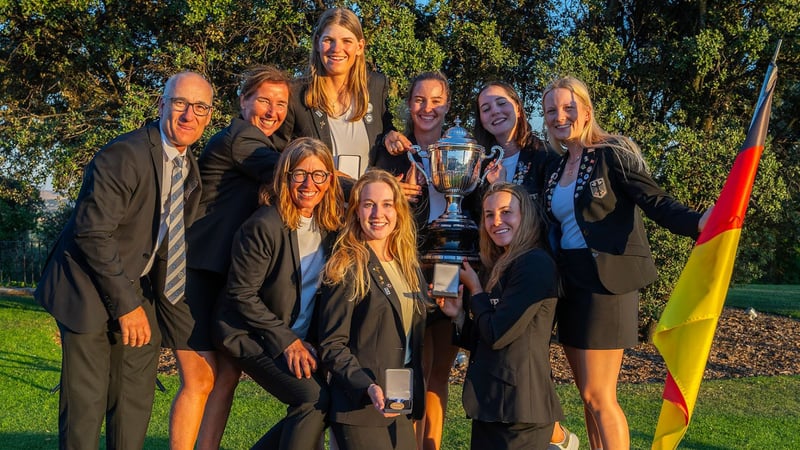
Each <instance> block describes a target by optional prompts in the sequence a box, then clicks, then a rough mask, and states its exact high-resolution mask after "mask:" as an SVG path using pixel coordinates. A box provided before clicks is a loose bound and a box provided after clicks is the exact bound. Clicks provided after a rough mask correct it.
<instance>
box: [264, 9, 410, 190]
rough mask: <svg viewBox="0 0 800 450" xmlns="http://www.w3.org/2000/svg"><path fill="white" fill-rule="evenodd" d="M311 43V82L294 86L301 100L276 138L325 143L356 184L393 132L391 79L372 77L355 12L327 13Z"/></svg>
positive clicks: (308, 79) (293, 104)
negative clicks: (313, 139)
mask: <svg viewBox="0 0 800 450" xmlns="http://www.w3.org/2000/svg"><path fill="white" fill-rule="evenodd" d="M311 40H312V43H313V46H312V48H311V53H310V54H309V64H308V69H307V73H306V76H305V77H303V78H301V79H298V80H296V81H295V82H294V84H293V90H294V91H295V92H297V95H296V96H293V98H292V101H291V103H290V107H289V110H288V111H287V114H286V121H285V122H284V124H283V126H282V127H281V128H280V129H279V130H278V132H277V133H276V135H277V136H278V137H279V139H281V142H282V145H286V144H287V143H288V142H289V141H291V140H292V139H294V138H297V137H302V136H309V137H314V138H317V139H320V140H321V141H323V142H324V143H325V144H327V145H328V147H329V148H330V149H331V151H332V152H333V156H334V164H335V165H336V169H337V170H338V171H340V172H342V173H344V174H345V175H347V176H349V177H350V178H353V179H356V178H358V177H359V176H361V174H363V173H364V171H365V170H366V169H367V167H370V166H372V165H374V163H375V154H376V146H377V145H378V144H379V143H380V142H382V139H383V136H384V135H385V134H386V133H388V132H389V131H392V130H393V127H392V116H391V114H390V113H389V109H388V107H387V103H386V101H387V90H388V86H387V81H386V77H384V76H383V75H381V74H379V73H376V72H368V71H367V68H366V61H365V56H364V52H365V49H366V40H365V39H364V32H363V30H362V29H361V23H360V22H359V20H358V17H356V15H355V13H353V11H350V10H349V9H344V8H332V9H329V10H327V11H325V12H324V13H323V14H322V16H320V18H319V21H318V22H317V25H316V27H315V28H314V33H313V34H312V37H311ZM395 133H396V132H395Z"/></svg>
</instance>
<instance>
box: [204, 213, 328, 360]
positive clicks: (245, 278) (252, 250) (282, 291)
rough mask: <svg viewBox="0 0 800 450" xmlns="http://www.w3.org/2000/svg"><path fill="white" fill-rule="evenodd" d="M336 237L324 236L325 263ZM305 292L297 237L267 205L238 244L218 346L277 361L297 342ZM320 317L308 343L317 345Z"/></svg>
mask: <svg viewBox="0 0 800 450" xmlns="http://www.w3.org/2000/svg"><path fill="white" fill-rule="evenodd" d="M334 237H335V233H327V232H325V231H324V230H323V231H322V247H323V250H324V252H325V257H326V259H327V257H328V256H329V255H330V249H331V246H332V245H333V238H334ZM301 289H302V278H301V273H300V252H299V246H298V243H297V232H296V231H294V230H291V229H289V228H288V227H287V226H286V225H285V224H284V223H283V220H282V219H281V216H280V213H279V212H278V209H277V208H276V207H274V206H262V207H260V208H258V209H257V210H256V212H255V213H253V215H252V216H251V217H250V218H249V219H247V221H245V223H244V224H242V227H241V228H240V229H239V231H238V232H237V233H236V236H235V237H234V239H233V248H232V250H231V264H230V271H229V273H228V283H227V287H226V289H225V291H223V292H224V293H223V296H222V299H221V301H220V302H218V303H219V307H218V309H217V311H216V313H215V320H214V324H213V330H212V334H213V340H214V343H215V345H216V346H217V347H218V348H221V349H223V350H225V351H227V352H228V353H229V354H231V355H232V356H234V357H237V358H242V357H247V356H256V355H260V354H262V353H266V354H268V355H269V356H270V357H272V358H277V357H278V356H280V355H281V353H283V350H285V349H286V347H288V346H289V344H291V343H292V342H294V341H295V340H296V339H298V336H297V335H296V334H294V331H292V329H291V327H292V325H294V322H295V320H297V317H298V315H299V314H300V293H301ZM318 298H319V296H317V305H315V309H316V308H318V307H319V305H318V303H319V300H318ZM316 315H317V314H316V313H315V314H314V317H312V322H311V326H310V327H309V336H307V337H306V339H305V340H306V341H308V342H312V343H316V341H317V339H316V337H315V336H316V323H315V321H314V320H315V318H316Z"/></svg>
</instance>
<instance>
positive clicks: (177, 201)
mask: <svg viewBox="0 0 800 450" xmlns="http://www.w3.org/2000/svg"><path fill="white" fill-rule="evenodd" d="M182 167H183V158H182V157H180V156H177V157H175V158H173V159H172V183H171V185H170V189H169V216H167V277H166V284H165V286H164V295H165V296H166V298H167V300H169V302H170V303H172V304H173V305H174V304H175V303H177V302H178V301H179V300H180V299H181V297H183V292H184V286H185V284H186V283H185V277H186V242H185V241H184V239H183V236H184V230H183V170H181V168H182Z"/></svg>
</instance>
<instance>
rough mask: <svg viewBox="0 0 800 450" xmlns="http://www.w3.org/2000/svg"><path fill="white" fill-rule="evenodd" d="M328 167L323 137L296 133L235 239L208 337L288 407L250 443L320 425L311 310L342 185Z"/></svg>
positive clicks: (322, 390) (317, 434) (320, 388)
mask: <svg viewBox="0 0 800 450" xmlns="http://www.w3.org/2000/svg"><path fill="white" fill-rule="evenodd" d="M333 171H334V167H333V159H332V158H331V155H330V150H328V148H327V147H325V144H323V143H322V142H321V141H318V140H316V139H311V138H300V139H297V140H295V141H293V142H292V143H291V144H290V145H289V146H288V147H286V149H285V150H284V151H283V153H281V156H280V159H279V160H278V164H277V167H276V171H275V180H274V183H273V189H274V192H275V198H274V201H272V200H267V199H266V198H264V199H263V200H264V203H265V205H264V206H261V207H260V208H259V209H258V210H256V212H255V213H253V215H252V216H251V217H250V218H249V219H248V220H247V221H246V222H245V223H244V224H243V225H242V227H241V228H240V229H239V231H238V232H237V233H236V235H235V237H234V240H233V246H232V250H231V266H230V272H229V274H228V283H227V287H226V289H227V295H226V296H225V298H224V299H223V301H222V302H221V305H220V309H219V311H218V313H217V320H216V323H215V328H214V340H215V343H216V344H217V346H218V347H219V348H221V349H223V350H224V351H226V352H227V353H228V354H230V355H231V356H232V357H233V358H235V360H236V363H237V364H238V365H239V366H240V367H241V368H242V370H244V372H245V373H247V374H248V375H250V377H252V378H253V380H255V381H256V382H257V383H258V384H260V385H261V386H262V387H263V388H264V389H266V390H267V391H268V392H269V393H270V394H272V395H273V396H274V397H275V398H277V399H278V400H280V401H281V402H283V403H285V404H287V405H288V408H287V414H286V417H284V418H283V419H282V420H281V421H280V422H278V423H277V424H276V425H275V426H273V427H272V429H270V430H269V432H267V433H266V434H265V435H264V436H263V437H262V438H261V439H260V440H259V441H258V442H257V443H256V444H255V445H254V447H253V448H264V449H298V450H308V449H312V448H316V447H317V445H318V444H319V442H320V438H321V436H322V432H323V430H324V428H325V414H326V412H327V408H328V393H327V387H326V385H327V384H326V382H325V379H324V377H323V376H321V375H320V371H319V370H318V369H319V363H318V359H317V350H316V343H317V339H316V330H317V328H316V313H315V311H316V307H317V305H316V303H317V289H318V287H319V284H320V277H321V274H322V269H323V266H324V265H325V261H326V260H327V257H328V255H329V253H330V248H331V244H332V239H333V238H334V237H335V236H334V235H335V231H336V230H338V229H339V228H340V225H341V217H342V204H343V195H342V191H341V188H340V186H339V182H338V180H337V177H335V176H331V174H332V173H333ZM262 191H263V190H262ZM264 196H266V194H264Z"/></svg>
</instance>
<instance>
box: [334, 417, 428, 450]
mask: <svg viewBox="0 0 800 450" xmlns="http://www.w3.org/2000/svg"><path fill="white" fill-rule="evenodd" d="M331 430H333V434H334V436H335V437H336V444H338V446H339V449H340V450H416V449H417V438H416V436H415V434H414V426H413V424H412V420H411V417H410V416H408V415H401V416H398V417H396V418H395V419H394V421H393V422H392V423H391V425H389V426H388V427H367V426H360V425H348V424H343V423H334V424H331Z"/></svg>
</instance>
